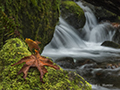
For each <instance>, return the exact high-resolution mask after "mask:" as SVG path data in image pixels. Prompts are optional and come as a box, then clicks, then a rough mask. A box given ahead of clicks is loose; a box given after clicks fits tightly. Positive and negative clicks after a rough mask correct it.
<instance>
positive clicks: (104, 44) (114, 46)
mask: <svg viewBox="0 0 120 90" xmlns="http://www.w3.org/2000/svg"><path fill="white" fill-rule="evenodd" d="M101 46H106V47H112V48H120V45H119V44H117V43H115V42H112V41H105V42H103V43H102V44H101Z"/></svg>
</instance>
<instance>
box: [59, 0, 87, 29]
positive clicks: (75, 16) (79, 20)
mask: <svg viewBox="0 0 120 90" xmlns="http://www.w3.org/2000/svg"><path fill="white" fill-rule="evenodd" d="M61 15H62V17H63V18H64V19H65V20H66V21H67V22H68V23H69V24H70V25H72V26H73V27H74V28H76V29H79V28H82V27H83V26H84V24H85V21H86V19H85V15H84V11H83V10H82V8H80V6H79V5H77V4H76V3H75V2H73V1H62V4H61Z"/></svg>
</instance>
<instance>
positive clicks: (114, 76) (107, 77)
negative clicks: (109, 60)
mask: <svg viewBox="0 0 120 90" xmlns="http://www.w3.org/2000/svg"><path fill="white" fill-rule="evenodd" d="M96 79H97V80H98V82H99V83H100V84H112V87H119V88H120V86H119V82H120V68H118V69H114V70H111V69H103V70H99V71H97V72H96Z"/></svg>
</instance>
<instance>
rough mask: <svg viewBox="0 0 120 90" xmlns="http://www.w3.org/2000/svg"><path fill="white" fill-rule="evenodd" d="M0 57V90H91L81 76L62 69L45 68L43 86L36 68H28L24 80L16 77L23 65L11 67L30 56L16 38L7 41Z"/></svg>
mask: <svg viewBox="0 0 120 90" xmlns="http://www.w3.org/2000/svg"><path fill="white" fill-rule="evenodd" d="M18 52H19V53H18ZM0 55H1V57H0V66H2V67H1V68H2V71H1V70H0V71H1V72H0V73H1V74H0V90H92V89H91V85H90V84H89V83H88V82H87V81H85V80H84V79H83V78H82V77H81V76H79V75H78V74H76V73H75V72H70V71H65V70H63V69H60V70H55V69H53V68H51V67H46V68H47V70H48V73H46V74H45V76H44V77H43V81H44V82H45V84H43V83H41V82H40V78H39V76H40V73H39V71H38V70H37V69H36V68H30V70H29V71H28V75H27V77H26V80H24V79H23V78H22V76H23V74H20V75H18V76H17V73H18V71H19V70H20V69H21V68H22V66H23V64H24V63H23V64H20V65H16V66H11V65H12V64H14V63H16V62H17V61H19V60H20V59H21V58H23V57H24V56H29V55H31V53H30V52H29V51H28V47H27V46H26V45H25V43H24V42H23V41H21V40H20V39H18V38H13V39H10V40H7V42H6V44H5V45H4V46H3V48H2V49H1V51H0Z"/></svg>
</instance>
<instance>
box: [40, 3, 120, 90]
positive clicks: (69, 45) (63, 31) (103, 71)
mask: <svg viewBox="0 0 120 90" xmlns="http://www.w3.org/2000/svg"><path fill="white" fill-rule="evenodd" d="M76 3H77V4H78V5H79V6H80V7H81V8H82V9H83V10H84V11H85V17H86V23H85V26H84V27H83V28H82V29H80V30H76V29H75V28H73V27H72V26H70V25H69V24H68V23H67V22H65V20H64V19H63V18H62V17H60V18H59V24H58V25H56V27H55V32H54V36H53V38H52V40H51V42H50V43H49V44H48V45H46V46H45V48H44V50H43V52H42V55H43V56H47V57H50V58H52V60H53V61H54V62H56V60H58V59H59V58H64V57H70V58H73V60H74V63H76V64H75V65H76V66H75V67H74V68H64V67H63V69H65V70H71V71H76V72H77V73H78V74H80V75H81V76H82V77H84V78H85V80H87V81H88V82H89V83H91V84H92V89H93V90H120V86H119V81H120V67H116V66H115V65H116V63H117V64H118V63H120V49H114V48H110V47H105V46H101V44H102V43H103V42H104V41H112V37H113V35H114V34H115V30H114V28H113V27H112V25H111V24H110V23H108V22H102V23H98V22H97V19H96V17H95V15H94V14H93V12H92V11H91V10H90V8H89V7H87V6H83V5H82V3H81V2H76ZM86 60H88V62H89V63H85V64H82V65H80V64H78V63H81V62H82V63H84V62H85V61H86ZM111 64H112V65H111ZM114 64H115V65H114ZM104 67H106V68H104Z"/></svg>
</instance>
